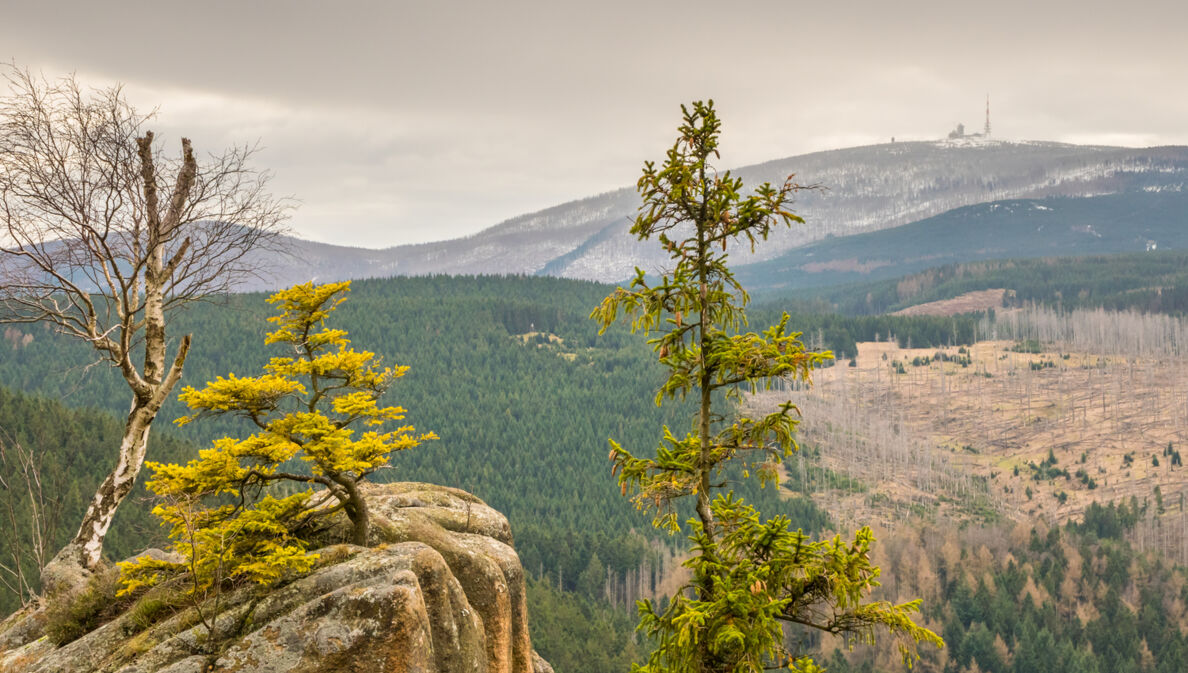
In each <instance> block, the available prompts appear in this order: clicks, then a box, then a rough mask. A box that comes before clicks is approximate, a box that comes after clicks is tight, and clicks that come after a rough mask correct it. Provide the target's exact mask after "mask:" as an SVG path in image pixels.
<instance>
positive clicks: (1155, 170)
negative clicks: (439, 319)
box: [250, 138, 1188, 289]
mask: <svg viewBox="0 0 1188 673" xmlns="http://www.w3.org/2000/svg"><path fill="white" fill-rule="evenodd" d="M730 173H731V174H732V175H733V176H735V177H739V178H742V179H743V180H744V182H745V183H746V184H747V185H748V186H756V185H758V184H760V183H762V182H782V181H783V180H784V178H785V177H786V176H787V175H789V174H793V173H795V174H796V176H797V178H798V179H801V180H803V181H804V182H805V183H807V184H817V185H822V186H823V187H825V188H826V189H821V190H808V191H805V192H803V193H802V196H801V198H800V199H798V202H797V206H796V210H797V212H798V214H800V215H801V216H802V217H804V218H805V224H804V225H803V226H797V227H794V228H792V229H790V230H780V231H778V232H776V233H775V234H773V236H772V237H771V239H770V240H769V241H768V243H767V244H766V245H765V246H764V247H763V249H762V250H761V251H760V252H758V253H757V254H754V255H752V254H750V253H745V252H744V253H740V255H739V260H738V264H739V265H740V266H741V265H743V264H748V263H754V262H762V261H765V260H768V259H772V258H775V257H778V256H780V255H782V254H784V253H786V252H787V251H789V250H791V249H794V248H797V247H799V246H803V245H805V244H808V243H811V242H813V241H818V240H821V239H823V238H825V237H826V236H828V235H830V234H832V235H834V236H846V235H850V234H856V233H861V232H868V231H876V230H882V229H887V228H891V227H895V226H900V225H904V224H909V223H911V222H916V221H919V220H923V219H926V218H928V217H933V216H936V215H939V214H941V213H944V212H947V211H949V210H952V209H955V208H960V207H963V206H969V205H975V204H978V203H987V202H991V201H1000V200H1007V199H1041V198H1049V197H1054V196H1094V195H1103V194H1117V193H1124V192H1143V191H1144V190H1148V191H1158V190H1163V189H1169V188H1172V189H1175V188H1178V189H1183V188H1184V183H1185V182H1188V147H1185V146H1160V147H1150V148H1126V147H1109V146H1097V145H1070V144H1065V143H1054V142H1044V141H1026V142H1007V141H997V140H980V141H979V142H976V143H974V142H970V141H969V139H965V138H959V139H955V140H943V141H915V142H900V143H885V144H881V145H867V146H862V147H854V148H844V149H838V150H828V151H822V152H814V153H810V154H804V155H799V156H794V157H786V158H783V159H774V160H771V161H767V162H763V163H759V164H754V165H750V166H743V167H740V168H738V169H734V170H731V171H730ZM638 205H639V197H638V196H637V195H636V194H635V192H634V190H632V189H631V188H629V187H624V188H622V189H618V190H612V191H609V192H603V193H601V194H598V195H595V196H590V197H587V198H584V199H578V200H574V201H569V202H566V203H562V204H558V205H555V206H552V207H550V208H545V209H543V210H539V211H535V212H532V213H526V214H524V215H520V216H517V217H514V218H511V219H508V220H505V221H503V222H500V223H498V224H496V225H494V226H492V227H489V228H487V229H484V230H482V231H479V232H477V233H475V234H472V235H469V236H466V237H462V238H456V239H449V240H445V241H436V242H431V243H419V244H412V245H402V246H395V247H389V248H383V249H366V248H351V247H346V246H336V245H334V244H329V243H314V242H309V241H303V240H301V239H296V238H289V239H287V242H288V243H289V245H290V247H291V252H290V257H291V259H292V260H293V261H291V262H287V263H275V264H272V265H271V266H274V267H275V269H273V270H271V271H269V272H267V273H266V278H265V280H266V282H264V283H260V284H256V285H255V286H253V287H251V288H250V289H264V288H265V287H276V286H281V285H285V284H291V283H292V282H296V281H298V280H309V279H310V277H311V275H312V276H313V277H315V278H317V279H318V280H336V279H344V278H366V277H386V276H394V275H429V274H436V273H444V274H451V275H453V274H460V273H466V274H482V273H514V274H530V275H531V274H537V275H550V276H559V277H565V278H575V279H582V280H596V281H602V282H616V281H620V280H622V279H624V278H626V277H629V276H630V275H631V273H632V272H633V270H634V268H635V267H636V266H640V267H643V268H645V269H647V270H649V271H654V270H659V269H661V268H663V267H664V265H665V263H666V260H665V258H664V257H663V253H662V252H657V251H656V250H653V249H652V247H650V246H645V245H643V244H641V243H640V242H639V241H636V240H635V238H634V237H633V236H631V235H630V233H629V232H628V226H627V225H628V222H629V221H630V218H631V216H632V215H633V214H634V213H635V211H636V209H637V208H638ZM265 261H269V260H265Z"/></svg>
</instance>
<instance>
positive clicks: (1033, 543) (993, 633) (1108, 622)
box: [822, 502, 1188, 673]
mask: <svg viewBox="0 0 1188 673" xmlns="http://www.w3.org/2000/svg"><path fill="white" fill-rule="evenodd" d="M1142 508H1143V506H1142V505H1139V504H1137V503H1133V502H1132V503H1130V504H1127V503H1121V504H1119V505H1117V506H1115V505H1113V504H1111V505H1109V506H1107V507H1100V506H1097V505H1095V506H1093V507H1092V508H1090V510H1089V511H1088V512H1087V513H1086V516H1085V521H1084V523H1080V524H1069V525H1068V526H1065V527H1056V528H1045V527H1043V526H1039V527H1032V526H1030V525H1027V524H1010V523H1006V524H1001V525H998V526H995V527H992V528H972V527H971V528H967V529H965V530H957V529H952V528H950V529H941V530H937V529H936V528H935V527H931V526H929V527H925V528H919V529H916V530H907V529H900V530H898V531H896V533H895V535H893V536H884V540H885V546H884V547H883V548H882V550H881V553H880V556H881V557H882V558H881V559H880V560H881V563H882V565H883V567H884V568H894V572H893V574H890V575H888V576H886V577H885V583H884V587H883V589H882V590H881V592H880V593H882V594H883V595H884V596H885V597H887V598H888V599H890V600H899V599H904V598H908V597H923V598H924V600H925V605H929V606H932V607H933V609H932V610H930V611H929V612H928V616H929V621H930V622H931V625H932V626H933V627H935V628H936V629H937V632H938V633H940V634H941V635H942V636H943V637H944V639H945V643H946V647H945V649H944V650H939V651H929V652H927V653H925V654H924V660H923V661H921V662H919V663H918V664H917V666H916V670H920V671H927V672H933V671H935V672H941V671H944V672H945V673H972V672H974V671H981V672H983V673H1049V672H1051V673H1112V672H1114V671H1142V672H1150V673H1173V672H1178V671H1183V670H1185V667H1186V666H1188V636H1185V631H1186V630H1188V610H1186V606H1188V576H1186V575H1185V572H1184V569H1183V568H1182V567H1174V566H1171V565H1170V564H1168V563H1167V562H1166V561H1165V560H1163V559H1162V558H1160V557H1159V556H1158V555H1156V554H1151V553H1139V552H1137V551H1136V550H1134V549H1133V548H1132V547H1131V546H1130V544H1128V543H1127V542H1126V541H1125V539H1124V534H1125V532H1126V530H1127V528H1128V527H1130V526H1133V525H1134V524H1135V521H1136V520H1138V519H1139V518H1141V516H1142V514H1141V512H1140V510H1141V509H1142ZM823 646H824V648H825V649H826V650H827V651H828V650H830V649H832V650H833V652H832V655H831V656H829V657H822V659H823V660H824V661H823V663H824V665H825V666H826V668H827V670H829V671H830V673H851V672H855V673H856V672H873V671H887V672H890V671H897V670H902V664H901V663H900V662H899V661H898V658H897V657H895V656H894V653H893V652H889V651H887V650H886V648H881V649H880V648H868V647H860V648H858V649H856V650H854V651H853V652H850V651H849V649H848V648H846V647H845V646H844V644H842V643H831V642H826V643H823ZM835 646H836V647H835Z"/></svg>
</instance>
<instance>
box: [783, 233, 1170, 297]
mask: <svg viewBox="0 0 1188 673" xmlns="http://www.w3.org/2000/svg"><path fill="white" fill-rule="evenodd" d="M1185 231H1188V228H1186V229H1185ZM994 288H1005V289H1007V290H1008V296H1007V299H1006V301H1004V302H1003V303H1004V305H1005V306H1022V305H1025V304H1042V305H1045V306H1049V307H1051V308H1061V309H1077V308H1106V309H1109V310H1114V311H1123V310H1127V309H1134V310H1137V311H1144V312H1159V313H1171V314H1174V315H1183V314H1185V313H1186V312H1188V253H1186V252H1183V251H1180V250H1174V251H1172V250H1152V251H1149V252H1135V253H1125V254H1116V255H1093V256H1087V257H1063V256H1062V257H1044V258H1035V259H997V260H987V261H982V262H969V263H963V264H947V265H943V266H936V267H933V268H929V269H926V270H924V271H920V272H918V273H913V274H909V275H906V276H903V277H900V278H893V279H889V280H883V281H878V282H870V283H858V284H851V285H841V286H837V287H829V288H823V289H815V290H806V291H802V292H799V293H796V294H795V295H789V296H796V297H798V298H799V299H800V300H801V301H807V302H812V301H815V302H818V303H817V304H816V306H817V307H818V308H819V309H820V310H825V311H833V310H836V311H838V312H840V313H842V314H846V315H877V314H881V313H888V312H892V311H897V310H900V309H903V308H906V307H908V306H915V305H917V304H923V303H925V302H931V301H938V300H942V299H951V298H953V297H957V296H960V295H963V294H965V293H967V292H975V291H978V290H988V289H994Z"/></svg>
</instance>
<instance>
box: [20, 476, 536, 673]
mask: <svg viewBox="0 0 1188 673" xmlns="http://www.w3.org/2000/svg"><path fill="white" fill-rule="evenodd" d="M365 488H366V494H367V499H368V503H369V506H370V509H371V512H372V516H373V526H372V530H373V537H374V540H373V543H374V544H372V545H371V546H369V547H359V546H355V545H349V544H338V543H335V540H337V539H340V538H341V537H344V536H346V535H347V534H348V531H347V525H346V523H345V521H343V522H341V523H340V524H339V525H337V526H334V527H331V529H329V530H327V531H324V532H323V533H322V534H321V538H322V539H323V541H324V542H326V543H327V546H324V547H322V548H320V549H318V550H317V553H318V554H320V559H319V561H318V565H317V567H316V568H315V569H314V570H313V571H312V572H310V573H309V574H307V575H305V576H303V577H300V578H298V579H296V580H294V581H292V582H289V583H287V584H284V585H282V586H279V587H276V588H274V589H273V590H271V591H269V592H267V593H263V594H261V593H260V592H259V591H253V590H252V589H251V588H250V587H249V588H244V589H240V590H236V591H233V592H228V593H226V594H224V595H222V596H220V597H219V601H218V604H217V605H216V604H215V603H214V601H213V600H207V601H206V602H205V603H204V604H203V605H202V606H201V607H202V613H201V614H199V613H198V610H196V609H195V608H193V607H189V608H185V609H182V610H180V611H179V612H177V613H175V614H172V615H171V616H170V617H168V618H167V619H164V620H163V621H160V622H158V623H154V624H152V625H150V626H148V627H147V628H145V625H144V622H145V618H144V610H143V609H140V610H138V609H137V606H136V605H133V606H132V607H131V608H130V609H129V610H127V611H126V612H125V613H124V614H122V615H120V616H119V617H117V618H116V619H114V620H112V621H110V622H108V623H106V624H104V625H103V626H100V627H99V628H98V629H96V630H94V631H92V632H90V633H88V634H87V635H85V636H83V637H82V638H79V639H78V640H75V641H74V642H71V643H68V644H66V645H64V646H62V647H55V646H54V645H53V644H52V643H51V642H50V641H49V640H48V639H47V638H45V637H43V636H42V635H41V631H42V630H43V626H44V622H45V619H44V615H43V611H38V610H27V611H26V612H25V613H24V614H23V615H20V614H19V615H14V617H13V618H10V619H9V620H7V621H6V622H4V623H3V624H0V673H34V672H38V673H51V672H53V673H57V672H59V671H77V672H80V673H83V672H95V673H100V672H102V673H150V672H153V671H159V672H161V673H201V672H204V671H239V672H245V673H246V672H259V673H273V672H276V673H281V672H285V673H323V672H325V673H330V672H337V671H343V672H353V673H372V672H374V673H389V672H400V673H404V672H409V673H414V672H415V673H551V672H552V669H551V667H549V665H548V664H547V663H546V662H544V660H542V659H541V658H540V657H539V656H537V655H536V653H535V652H534V651H533V650H532V645H531V641H530V639H529V636H528V615H527V605H526V597H525V587H524V572H523V569H522V567H521V566H520V562H519V558H518V557H517V556H516V553H515V550H514V549H512V547H511V541H512V540H511V531H510V528H509V526H508V523H507V519H505V518H504V517H503V515H502V514H500V513H499V512H496V511H495V510H493V509H491V508H490V507H488V506H487V505H486V504H485V503H483V502H482V501H481V500H479V499H478V498H476V497H474V496H472V495H470V494H469V493H466V492H464V491H459V490H457V489H450V488H445V487H440V486H432V485H428V484H414V483H398V484H386V485H368V486H366V487H365ZM150 597H151V592H150V595H146V597H145V598H144V599H142V601H144V600H145V599H148V598H150ZM203 622H205V624H204V623H203Z"/></svg>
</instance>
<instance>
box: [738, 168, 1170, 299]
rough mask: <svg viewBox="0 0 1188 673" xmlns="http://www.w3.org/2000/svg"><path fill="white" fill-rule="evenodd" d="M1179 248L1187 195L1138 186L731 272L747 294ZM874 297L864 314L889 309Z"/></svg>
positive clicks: (1002, 206) (980, 212)
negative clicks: (989, 263)
mask: <svg viewBox="0 0 1188 673" xmlns="http://www.w3.org/2000/svg"><path fill="white" fill-rule="evenodd" d="M1185 248H1188V192H1183V191H1181V190H1179V189H1177V190H1168V191H1149V192H1148V191H1137V192H1130V193H1125V194H1110V195H1105V196H1092V197H1079V198H1069V197H1062V198H1047V199H1016V200H1010V201H996V202H993V203H980V204H977V205H971V206H966V207H963V208H957V209H955V210H951V211H948V212H945V213H942V214H940V215H937V216H935V217H930V218H928V219H924V220H920V221H918V222H913V223H911V224H905V225H903V226H899V227H894V228H890V229H881V230H879V231H872V232H867V233H861V234H854V235H851V236H837V237H828V238H826V239H824V240H820V241H816V242H814V243H811V244H809V245H805V246H802V247H798V248H794V249H792V250H788V251H787V252H785V253H783V254H782V255H780V256H779V257H776V258H774V259H770V260H767V261H763V262H759V263H756V264H749V265H746V266H742V267H739V270H738V275H739V278H740V279H741V280H742V281H743V283H744V284H745V285H746V286H747V287H750V288H753V291H754V292H756V293H763V294H766V295H771V294H773V293H790V292H793V291H803V290H804V288H823V287H830V286H836V285H841V284H845V283H872V282H874V281H888V280H889V279H893V278H899V277H901V276H904V275H906V274H913V273H918V272H921V271H922V270H925V269H931V268H935V267H941V266H944V265H956V264H962V265H965V266H968V267H974V268H976V267H977V264H976V262H978V261H980V260H995V259H1006V258H1036V257H1051V256H1061V257H1071V256H1075V255H1109V254H1120V253H1143V252H1147V251H1150V250H1161V251H1162V250H1184V249H1185ZM886 284H887V283H886V282H883V283H876V284H875V287H882V286H884V285H886ZM892 284H893V283H892ZM826 294H835V292H833V291H828V292H826ZM879 299H882V296H881V295H880V296H877V297H876V298H875V301H873V302H872V303H871V304H870V305H868V306H865V307H864V308H865V310H864V311H863V312H865V313H878V312H882V311H884V310H887V305H883V304H880V303H879V301H878V300H879ZM900 301H902V299H900Z"/></svg>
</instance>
